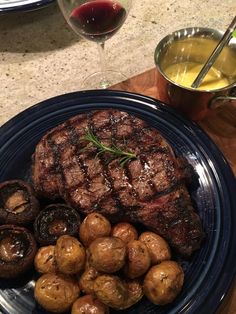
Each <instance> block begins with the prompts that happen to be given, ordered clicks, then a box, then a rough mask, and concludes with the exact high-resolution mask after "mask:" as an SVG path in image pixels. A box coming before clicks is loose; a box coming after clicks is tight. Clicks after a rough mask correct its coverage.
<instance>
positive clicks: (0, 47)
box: [0, 0, 236, 124]
mask: <svg viewBox="0 0 236 314" xmlns="http://www.w3.org/2000/svg"><path fill="white" fill-rule="evenodd" d="M235 13H236V2H235V0H227V1H222V0H208V1H200V0H185V1H182V0H175V1H174V0H142V1H141V0H134V3H133V7H132V9H131V11H130V14H129V16H128V18H127V20H126V22H125V24H124V26H123V27H122V28H121V29H120V31H119V32H118V33H117V34H116V35H115V36H114V37H113V38H111V39H110V40H108V41H107V43H106V50H107V60H108V63H109V64H110V66H111V67H112V68H119V70H120V71H122V72H123V73H124V74H125V75H126V76H127V77H131V76H133V75H136V74H138V73H141V72H143V71H145V70H147V69H150V68H152V67H154V61H153V54H154V50H155V46H156V44H157V43H158V41H159V40H160V39H161V38H162V37H164V36H165V35H167V34H168V33H170V32H172V31H175V30H177V29H180V28H184V27H191V26H202V27H212V28H218V29H222V30H224V29H225V28H226V27H227V26H228V24H229V23H230V21H231V20H232V18H233V16H234V15H235ZM96 70H99V63H98V52H97V47H96V44H95V43H93V42H88V41H86V40H84V39H81V38H79V37H78V36H77V35H75V34H74V33H73V32H72V31H71V30H70V29H69V27H68V26H67V25H66V22H65V21H64V19H63V17H62V15H61V13H60V12H59V9H58V7H57V4H56V3H55V4H53V5H50V6H49V7H46V8H43V9H41V10H38V11H34V12H25V13H23V12H21V13H12V14H7V15H0V90H1V92H0V108H1V110H0V124H3V123H4V122H6V121H7V120H8V119H10V118H11V117H13V116H14V115H16V114H17V113H19V112H20V111H22V110H24V109H26V108H28V107H30V106H32V105H34V104H36V103H38V102H40V101H42V100H44V99H47V98H50V97H53V96H56V95H59V94H64V93H67V92H71V91H77V90H80V89H81V88H82V81H83V80H84V78H85V77H86V76H88V75H89V74H91V73H92V72H94V71H96Z"/></svg>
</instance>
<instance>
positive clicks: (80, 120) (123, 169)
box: [32, 109, 203, 256]
mask: <svg viewBox="0 0 236 314" xmlns="http://www.w3.org/2000/svg"><path fill="white" fill-rule="evenodd" d="M88 131H89V132H92V134H94V135H95V136H96V138H97V139H99V141H100V142H101V143H102V144H103V145H106V146H108V147H116V148H119V149H122V150H123V151H126V152H127V151H128V152H132V153H134V154H135V155H136V157H137V158H133V159H131V160H129V161H127V162H126V163H125V164H124V165H121V159H120V158H119V157H115V156H114V154H112V153H109V152H105V153H99V150H98V148H97V147H96V146H95V145H94V144H92V143H91V142H89V141H88V140H85V138H84V137H85V136H86V134H87V133H88ZM98 153H99V154H98ZM183 165H184V163H183V160H182V159H181V158H176V157H175V155H174V153H173V151H172V149H171V147H170V146H169V144H168V143H167V142H166V140H165V139H164V138H163V137H162V136H161V135H160V133H159V132H158V131H157V130H156V129H155V128H152V127H150V126H148V125H147V123H146V122H144V121H142V120H141V119H139V118H137V117H135V116H132V115H130V114H128V113H126V112H121V111H118V110H113V109H109V110H97V111H92V112H89V113H85V114H80V115H77V116H75V117H73V118H71V119H69V120H68V121H66V122H65V123H63V124H61V125H59V126H57V127H56V128H54V129H52V130H50V131H49V132H48V133H47V134H46V135H45V136H44V137H43V138H42V139H41V140H40V142H39V143H38V145H37V147H36V150H35V153H34V155H33V166H32V181H33V184H34V187H35V190H36V192H37V194H38V195H39V196H43V197H46V198H49V199H57V198H62V199H63V200H64V201H65V202H66V203H68V204H69V205H71V206H73V207H74V208H76V209H78V210H79V211H80V212H82V213H84V214H88V213H91V212H93V211H97V212H100V213H101V214H103V215H105V216H106V217H108V218H109V219H111V220H112V221H114V222H115V221H118V220H126V221H130V222H133V223H142V224H143V225H145V226H146V227H147V228H149V229H151V230H153V231H155V232H157V233H158V234H160V235H161V236H163V237H164V238H165V239H166V240H167V241H168V242H169V244H170V245H171V246H172V247H173V248H174V249H175V250H177V251H178V252H179V253H181V254H182V255H186V256H189V255H191V253H192V252H193V251H194V250H196V249H197V248H199V245H200V242H201V240H202V238H203V231H202V226H201V222H200V219H199V217H198V215H197V214H196V213H195V212H194V209H193V205H192V202H191V199H190V195H189V193H188V190H187V187H186V179H187V177H188V176H187V173H188V171H185V169H186V168H185V167H184V166H183Z"/></svg>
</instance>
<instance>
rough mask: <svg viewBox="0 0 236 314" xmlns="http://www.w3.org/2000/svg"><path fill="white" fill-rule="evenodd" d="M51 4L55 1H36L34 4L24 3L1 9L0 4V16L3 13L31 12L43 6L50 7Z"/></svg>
mask: <svg viewBox="0 0 236 314" xmlns="http://www.w3.org/2000/svg"><path fill="white" fill-rule="evenodd" d="M21 2H23V1H21ZM53 2H55V0H37V1H34V2H29V3H25V4H22V3H19V5H14V6H12V5H9V6H3V7H1V3H0V15H1V14H4V13H10V12H18V11H32V10H36V9H39V8H42V7H44V6H47V5H50V4H52V3H53Z"/></svg>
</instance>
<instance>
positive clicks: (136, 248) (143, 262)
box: [124, 240, 151, 279]
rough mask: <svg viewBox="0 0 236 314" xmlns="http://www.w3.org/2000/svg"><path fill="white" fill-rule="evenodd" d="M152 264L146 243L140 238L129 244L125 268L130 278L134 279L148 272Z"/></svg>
mask: <svg viewBox="0 0 236 314" xmlns="http://www.w3.org/2000/svg"><path fill="white" fill-rule="evenodd" d="M150 265H151V259H150V256H149V252H148V249H147V247H146V245H145V244H144V243H143V242H141V241H138V240H133V241H131V242H129V243H128V244H127V262H126V265H125V268H124V271H125V274H126V275H127V277H128V278H130V279H134V278H137V277H140V276H142V275H143V274H145V273H146V271H147V270H148V269H149V267H150Z"/></svg>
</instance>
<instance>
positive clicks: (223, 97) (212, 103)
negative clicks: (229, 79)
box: [209, 86, 236, 109]
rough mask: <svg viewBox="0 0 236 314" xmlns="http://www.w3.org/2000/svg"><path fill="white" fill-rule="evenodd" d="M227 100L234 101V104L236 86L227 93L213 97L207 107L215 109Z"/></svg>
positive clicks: (227, 101) (235, 100)
mask: <svg viewBox="0 0 236 314" xmlns="http://www.w3.org/2000/svg"><path fill="white" fill-rule="evenodd" d="M229 102H235V104H236V86H235V87H234V88H233V89H232V90H231V91H230V93H229V94H228V95H221V96H216V97H213V98H212V99H211V100H210V102H209V108H210V109H216V108H218V107H220V106H222V105H224V104H225V103H229Z"/></svg>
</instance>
